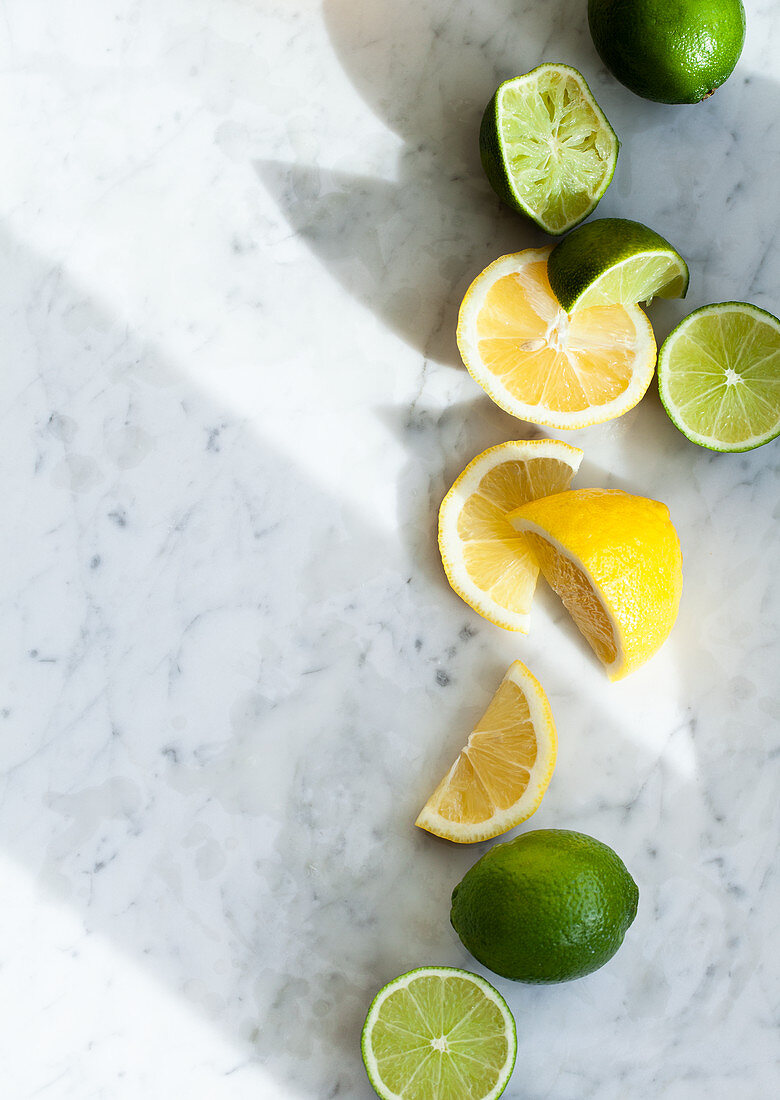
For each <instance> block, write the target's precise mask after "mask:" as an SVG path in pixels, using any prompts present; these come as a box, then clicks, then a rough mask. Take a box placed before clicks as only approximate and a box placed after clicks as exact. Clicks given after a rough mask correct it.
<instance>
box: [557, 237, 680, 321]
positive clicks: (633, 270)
mask: <svg viewBox="0 0 780 1100" xmlns="http://www.w3.org/2000/svg"><path fill="white" fill-rule="evenodd" d="M547 275H548V277H549V280H550V286H551V287H552V289H553V293H554V294H555V297H556V298H557V299H558V301H559V302H560V303H561V305H562V306H563V308H564V309H565V310H566V312H567V313H573V312H574V310H575V309H589V308H590V307H592V306H606V305H615V304H617V303H620V304H621V305H635V304H636V303H637V302H649V301H650V299H651V298H684V297H685V294H686V291H687V290H688V265H687V264H686V262H685V260H684V259H683V258H682V256H681V255H680V254H679V252H677V251H676V250H675V249H674V248H672V246H671V245H670V244H669V242H668V241H667V240H664V238H663V237H662V236H661V235H660V234H659V233H656V232H655V231H654V230H652V229H648V228H647V226H646V225H642V224H641V222H632V221H629V220H628V219H627V218H599V219H598V220H597V221H594V222H588V224H587V225H581V226H580V227H579V229H575V230H574V232H573V233H570V234H569V236H568V237H567V238H566V240H565V241H561V243H560V244H557V245H556V246H555V248H554V249H553V250H552V252H551V253H550V259H549V261H548V264H547Z"/></svg>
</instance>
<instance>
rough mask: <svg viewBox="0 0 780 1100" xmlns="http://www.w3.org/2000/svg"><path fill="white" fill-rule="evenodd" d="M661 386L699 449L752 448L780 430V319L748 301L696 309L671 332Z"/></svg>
mask: <svg viewBox="0 0 780 1100" xmlns="http://www.w3.org/2000/svg"><path fill="white" fill-rule="evenodd" d="M658 390H659V394H660V397H661V401H662V403H663V406H664V408H665V409H666V412H667V413H668V415H669V418H670V419H671V421H672V423H673V424H674V425H675V427H677V428H678V429H679V430H680V431H681V432H682V433H683V435H684V436H685V437H686V438H687V439H689V440H690V441H691V443H696V444H697V445H698V446H700V447H706V448H708V449H709V450H712V451H722V452H729V453H731V452H741V451H752V450H754V449H755V448H756V447H762V446H763V445H764V444H765V443H770V442H771V441H772V440H773V439H776V438H777V436H778V435H780V320H778V318H777V317H775V316H774V314H772V313H769V312H768V311H767V310H764V309H760V308H759V307H758V306H754V305H751V304H750V303H748V302H720V303H716V304H714V305H709V306H702V307H701V308H700V309H697V310H694V312H693V313H691V314H689V315H688V316H687V317H686V318H685V320H683V321H682V322H681V323H680V324H679V325H678V326H677V328H676V329H674V330H673V332H671V333H670V334H669V336H668V337H667V338H666V341H665V342H664V344H663V346H662V348H661V351H660V353H659V356H658Z"/></svg>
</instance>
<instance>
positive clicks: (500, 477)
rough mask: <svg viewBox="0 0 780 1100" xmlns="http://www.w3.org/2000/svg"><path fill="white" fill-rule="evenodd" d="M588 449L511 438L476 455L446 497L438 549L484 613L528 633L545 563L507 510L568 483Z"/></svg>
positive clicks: (459, 587) (460, 589) (463, 593)
mask: <svg viewBox="0 0 780 1100" xmlns="http://www.w3.org/2000/svg"><path fill="white" fill-rule="evenodd" d="M581 461H582V451H581V450H579V448H577V447H571V446H570V445H569V444H568V443H563V442H561V440H559V439H533V440H518V441H517V442H512V441H510V442H509V443H501V444H499V446H497V447H491V448H490V449H489V450H487V451H483V452H482V454H480V455H477V457H476V458H475V459H474V460H473V462H470V463H469V465H468V466H467V467H466V469H465V470H464V471H463V473H462V474H461V475H460V477H459V478H458V479H457V481H456V482H455V484H454V485H453V486H452V488H451V489H450V491H449V492H448V493H447V495H446V497H445V498H444V500H443V501H442V505H441V508H440V510H439V551H440V553H441V560H442V563H443V565H444V571H445V573H446V574H447V579H448V580H449V582H450V584H451V585H452V587H453V589H454V590H455V591H456V592H457V593H458V595H459V596H460V597H461V598H462V599H464V600H465V601H466V603H467V604H469V606H470V607H473V608H474V610H475V611H477V612H479V614H480V615H482V616H483V617H484V618H486V619H489V620H490V622H492V623H495V624H496V625H497V626H502V627H504V628H505V629H507V630H519V631H521V632H522V633H524V634H527V633H528V626H529V622H530V617H529V612H530V610H531V600H532V598H533V594H534V589H535V587H536V578H537V576H538V574H539V568H538V566H537V564H536V559H535V558H534V556H533V555H532V554H531V552H530V550H529V547H528V544H527V542H526V539H525V538H524V537H523V536H522V535H519V534H518V533H517V531H515V530H514V528H513V527H512V526H511V524H510V523H509V522H508V521H507V518H506V517H507V514H508V513H509V512H512V511H514V510H515V509H516V508H519V507H520V505H521V504H525V503H527V502H528V501H531V500H536V498H537V497H542V496H548V495H549V494H550V493H560V492H562V491H563V490H564V489H567V488H568V486H569V484H570V482H571V479H572V478H573V477H574V474H575V473H576V472H577V470H578V468H579V465H580V462H581Z"/></svg>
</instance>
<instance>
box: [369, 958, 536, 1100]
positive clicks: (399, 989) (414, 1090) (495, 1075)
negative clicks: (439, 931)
mask: <svg viewBox="0 0 780 1100" xmlns="http://www.w3.org/2000/svg"><path fill="white" fill-rule="evenodd" d="M361 1046H362V1051H363V1061H364V1063H365V1066H366V1071H367V1073H368V1077H369V1080H370V1081H371V1084H372V1085H373V1087H374V1091H375V1092H376V1093H377V1095H378V1096H380V1097H382V1098H383V1100H397V1098H398V1097H403V1098H404V1100H454V1098H455V1097H466V1096H468V1097H470V1098H471V1100H494V1098H495V1097H498V1096H500V1095H501V1093H502V1092H503V1091H504V1089H505V1088H506V1085H507V1082H508V1081H509V1078H510V1076H511V1074H512V1069H513V1068H514V1064H515V1054H516V1052H517V1035H516V1032H515V1023H514V1020H513V1019H512V1014H511V1012H510V1011H509V1008H508V1007H507V1004H506V1002H505V1001H504V999H503V997H502V996H501V995H500V994H499V993H498V992H497V990H495V989H494V988H493V986H492V985H490V983H489V982H486V981H485V980H484V978H480V977H477V975H476V974H469V973H468V971H466V970H457V969H455V968H454V967H448V966H431V967H424V968H421V969H419V970H412V971H410V972H409V973H408V974H402V975H401V977H399V978H396V979H395V980H394V981H392V982H390V983H389V984H388V985H386V986H385V987H384V989H382V990H380V992H379V993H378V994H377V995H376V997H375V998H374V1000H373V1002H372V1004H371V1008H370V1009H369V1012H368V1016H367V1017H366V1022H365V1025H364V1027H363V1037H362V1043H361Z"/></svg>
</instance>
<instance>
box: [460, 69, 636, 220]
mask: <svg viewBox="0 0 780 1100" xmlns="http://www.w3.org/2000/svg"><path fill="white" fill-rule="evenodd" d="M618 148H619V142H618V139H617V136H616V135H615V131H614V130H613V129H612V127H611V126H610V124H609V122H608V120H607V118H606V116H605V114H604V112H603V111H602V110H601V108H600V107H599V105H598V103H597V102H596V100H595V99H594V97H593V94H592V92H591V90H590V88H589V87H588V85H587V83H586V81H585V79H584V77H583V76H582V74H581V73H580V72H578V71H577V69H574V68H572V67H571V66H570V65H560V64H552V63H546V64H544V65H539V66H538V67H537V68H536V69H533V70H531V72H529V73H526V74H525V75H523V76H519V77H515V78H514V79H512V80H507V81H505V82H504V83H503V84H501V85H500V87H499V88H498V90H497V91H496V93H495V95H494V96H493V98H492V99H491V101H490V103H489V104H488V106H487V108H486V110H485V114H484V116H483V119H482V126H481V128H480V153H481V156H482V163H483V166H484V168H485V172H486V174H487V177H488V179H489V181H490V183H491V186H492V187H493V189H494V191H495V192H496V193H497V194H498V196H499V198H501V199H502V200H503V201H504V202H506V203H507V204H508V205H510V206H512V207H513V208H514V209H516V210H520V211H522V213H524V214H525V215H526V216H527V217H529V218H531V219H532V220H533V221H534V222H536V224H537V225H539V226H540V227H541V228H542V229H544V230H545V232H547V233H551V234H553V235H559V234H561V233H565V232H567V230H569V229H571V228H572V226H574V225H577V224H578V223H579V222H581V221H582V220H583V218H586V217H587V216H588V214H590V213H591V212H592V211H593V210H594V209H595V207H596V205H597V204H598V202H599V200H600V199H601V197H602V196H603V194H604V192H605V191H606V190H607V188H608V187H609V184H610V182H611V181H612V177H613V175H614V172H615V164H616V162H617V155H618Z"/></svg>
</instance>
